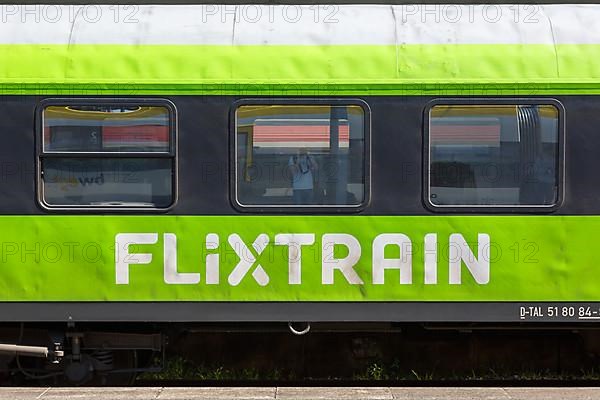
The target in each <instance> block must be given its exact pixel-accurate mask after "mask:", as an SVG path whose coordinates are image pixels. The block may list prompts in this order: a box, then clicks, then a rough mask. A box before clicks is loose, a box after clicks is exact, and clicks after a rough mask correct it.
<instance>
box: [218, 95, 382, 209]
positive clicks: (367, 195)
mask: <svg viewBox="0 0 600 400" xmlns="http://www.w3.org/2000/svg"><path fill="white" fill-rule="evenodd" d="M261 105H282V106H359V107H361V109H362V110H363V117H364V118H363V131H364V149H363V162H362V164H363V169H364V197H363V200H362V201H361V202H360V203H359V204H353V205H340V204H331V205H322V204H312V205H300V206H299V205H295V204H290V205H281V204H273V205H267V204H257V205H250V204H243V203H241V202H240V201H239V199H238V181H237V177H238V162H237V161H238V160H237V158H238V154H237V145H238V143H237V139H238V138H237V110H238V109H239V108H240V107H242V106H261ZM229 131H230V136H229V138H230V145H229V151H230V157H229V160H230V168H229V171H230V174H229V199H230V202H231V204H232V206H233V207H234V208H235V209H236V210H237V211H241V212H246V213H249V212H263V213H276V214H280V213H293V214H309V213H319V214H327V213H336V214H338V213H343V214H354V213H360V212H362V211H363V210H364V209H365V208H366V207H368V205H369V204H370V202H371V108H370V107H369V104H368V103H367V102H366V101H365V100H363V99H360V98H356V97H352V98H343V97H335V98H327V97H320V98H298V97H269V98H244V99H239V100H236V101H234V102H233V103H232V105H231V107H230V111H229Z"/></svg>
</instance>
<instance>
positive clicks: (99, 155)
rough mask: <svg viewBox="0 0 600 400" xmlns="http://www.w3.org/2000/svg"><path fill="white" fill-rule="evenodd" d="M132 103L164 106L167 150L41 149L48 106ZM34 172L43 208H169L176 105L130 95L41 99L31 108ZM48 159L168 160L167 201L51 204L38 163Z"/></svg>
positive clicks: (174, 176) (174, 177) (174, 186)
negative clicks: (154, 203) (160, 203)
mask: <svg viewBox="0 0 600 400" xmlns="http://www.w3.org/2000/svg"><path fill="white" fill-rule="evenodd" d="M110 104H117V105H136V106H156V107H164V108H166V109H167V112H168V115H169V150H168V151H166V152H165V151H140V152H118V151H45V150H44V110H45V109H46V108H47V107H49V106H65V107H70V106H96V105H100V106H101V105H110ZM35 117H36V123H35V141H36V146H35V149H36V150H35V171H36V198H37V203H38V205H39V206H40V207H41V208H42V209H44V210H46V211H77V212H98V211H108V212H122V211H129V212H135V211H137V212H166V211H169V210H171V209H172V208H173V207H175V205H176V204H177V201H178V187H179V182H178V177H179V171H178V165H179V162H178V135H177V131H178V121H177V108H176V107H175V104H174V103H173V102H172V101H170V100H168V99H164V98H131V97H122V98H121V97H102V98H88V97H86V98H77V97H56V98H47V99H43V100H42V101H40V102H39V103H38V105H37V106H36V110H35ZM49 158H55V159H56V158H59V159H60V158H63V159H65V158H71V159H82V158H90V159H118V158H121V159H131V158H155V159H170V160H171V166H172V168H171V203H170V204H169V205H168V206H166V207H155V206H142V205H140V206H131V205H126V204H123V205H121V204H114V205H108V204H106V205H52V204H49V203H48V202H47V201H46V199H45V196H44V180H43V169H42V164H43V160H44V159H49Z"/></svg>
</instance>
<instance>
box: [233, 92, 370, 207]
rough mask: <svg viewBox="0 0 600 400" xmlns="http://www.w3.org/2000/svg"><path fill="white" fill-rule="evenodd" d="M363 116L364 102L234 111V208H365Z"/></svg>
mask: <svg viewBox="0 0 600 400" xmlns="http://www.w3.org/2000/svg"><path fill="white" fill-rule="evenodd" d="M366 110H367V107H366V105H365V104H364V103H362V102H354V103H350V104H349V102H344V103H343V104H339V103H331V102H330V103H323V102H322V101H321V102H317V103H316V104H305V103H302V104H286V103H282V102H281V101H278V102H277V103H276V104H273V103H270V104H256V103H252V104H247V103H246V104H243V105H240V106H238V108H237V109H236V112H235V152H236V153H235V154H236V157H235V198H236V201H237V203H238V205H240V206H242V207H253V206H254V207H274V208H277V207H313V208H314V207H328V208H331V207H334V208H335V207H339V208H342V207H355V208H356V207H359V206H361V205H363V204H364V203H366V199H367V187H368V184H367V177H368V174H367V169H366V165H367V163H366V154H368V152H367V141H366V138H368V132H367V131H368V113H367V112H366Z"/></svg>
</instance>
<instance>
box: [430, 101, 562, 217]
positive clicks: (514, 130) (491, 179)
mask: <svg viewBox="0 0 600 400" xmlns="http://www.w3.org/2000/svg"><path fill="white" fill-rule="evenodd" d="M558 141H559V129H558V109H557V108H556V107H555V106H553V105H477V106H475V105H437V106H434V107H433V108H432V109H431V110H430V120H429V146H430V147H429V162H430V165H429V201H430V202H431V204H433V205H435V206H471V205H472V206H484V205H487V206H552V205H554V204H556V202H557V201H558V166H559V150H558Z"/></svg>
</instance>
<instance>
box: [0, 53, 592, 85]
mask: <svg viewBox="0 0 600 400" xmlns="http://www.w3.org/2000/svg"><path fill="white" fill-rule="evenodd" d="M0 58H1V59H2V63H1V64H0V77H1V78H0V93H1V94H40V95H69V94H79V95H96V94H121V95H149V94H152V95H157V94H211V95H218V94H221V95H229V94H236V95H255V94H262V95H269V94H273V95H288V96H311V95H319V96H322V95H331V96H335V95H369V94H371V95H384V94H394V95H420V94H437V95H491V96H494V95H544V94H568V93H570V94H597V93H600V82H599V79H598V78H600V45H582V44H574V45H556V46H553V45H468V44H461V45H457V44H450V45H399V46H374V45H336V46H208V45H198V46H191V45H139V46H132V45H70V46H67V45H0Z"/></svg>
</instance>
